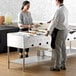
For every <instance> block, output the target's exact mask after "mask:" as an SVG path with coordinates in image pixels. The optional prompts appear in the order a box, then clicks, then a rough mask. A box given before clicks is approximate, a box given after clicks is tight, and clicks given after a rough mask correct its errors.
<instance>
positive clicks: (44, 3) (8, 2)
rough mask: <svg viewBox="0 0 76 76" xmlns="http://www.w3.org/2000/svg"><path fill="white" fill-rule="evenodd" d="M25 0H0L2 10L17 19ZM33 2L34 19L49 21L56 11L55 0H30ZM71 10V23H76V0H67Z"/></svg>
mask: <svg viewBox="0 0 76 76" xmlns="http://www.w3.org/2000/svg"><path fill="white" fill-rule="evenodd" d="M23 1H24V0H0V12H2V14H3V15H6V14H7V13H8V12H10V13H11V16H12V19H13V21H17V14H18V12H19V11H20V8H21V5H22V2H23ZM29 1H30V2H31V8H30V11H31V14H32V17H33V21H44V22H46V21H48V20H50V19H52V17H53V15H54V13H55V10H56V8H55V2H54V1H55V0H29ZM65 5H66V6H67V8H68V10H69V23H71V24H75V23H76V11H75V10H76V0H65Z"/></svg>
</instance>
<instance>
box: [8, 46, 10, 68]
mask: <svg viewBox="0 0 76 76" xmlns="http://www.w3.org/2000/svg"><path fill="white" fill-rule="evenodd" d="M7 51H8V53H7V55H8V69H10V57H9V47H7Z"/></svg>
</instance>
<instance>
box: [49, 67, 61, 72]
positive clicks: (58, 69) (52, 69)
mask: <svg viewBox="0 0 76 76" xmlns="http://www.w3.org/2000/svg"><path fill="white" fill-rule="evenodd" d="M50 71H60V68H50Z"/></svg>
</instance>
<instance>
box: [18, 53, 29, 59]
mask: <svg viewBox="0 0 76 76" xmlns="http://www.w3.org/2000/svg"><path fill="white" fill-rule="evenodd" d="M27 57H29V56H28V54H26V55H25V58H27ZM19 58H23V55H20V57H19Z"/></svg>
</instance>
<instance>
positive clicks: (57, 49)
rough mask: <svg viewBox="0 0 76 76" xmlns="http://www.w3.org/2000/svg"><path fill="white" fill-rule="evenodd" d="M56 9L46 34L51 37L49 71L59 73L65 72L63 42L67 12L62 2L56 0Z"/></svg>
mask: <svg viewBox="0 0 76 76" xmlns="http://www.w3.org/2000/svg"><path fill="white" fill-rule="evenodd" d="M56 5H57V6H58V9H57V11H56V13H55V15H54V18H53V20H52V21H49V22H51V23H50V25H49V27H48V29H47V30H48V31H47V34H46V35H48V34H50V35H51V36H52V42H51V47H52V48H53V49H54V50H53V58H52V60H53V65H52V66H51V68H50V70H52V71H60V70H61V69H62V70H66V45H65V40H66V37H67V34H68V30H67V28H68V10H67V8H66V7H65V6H64V4H63V0H56Z"/></svg>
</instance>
